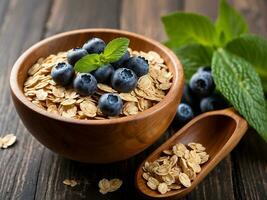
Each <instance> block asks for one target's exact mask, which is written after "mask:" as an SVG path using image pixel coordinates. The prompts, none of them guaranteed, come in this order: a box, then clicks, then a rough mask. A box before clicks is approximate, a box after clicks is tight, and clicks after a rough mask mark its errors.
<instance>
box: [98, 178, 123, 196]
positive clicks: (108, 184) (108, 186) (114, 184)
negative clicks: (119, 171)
mask: <svg viewBox="0 0 267 200" xmlns="http://www.w3.org/2000/svg"><path fill="white" fill-rule="evenodd" d="M122 183H123V182H122V180H120V179H118V178H114V179H111V180H108V179H105V178H104V179H101V180H100V181H99V182H98V187H99V192H100V193H101V194H106V193H108V192H114V191H116V190H118V189H119V188H120V187H121V186H122Z"/></svg>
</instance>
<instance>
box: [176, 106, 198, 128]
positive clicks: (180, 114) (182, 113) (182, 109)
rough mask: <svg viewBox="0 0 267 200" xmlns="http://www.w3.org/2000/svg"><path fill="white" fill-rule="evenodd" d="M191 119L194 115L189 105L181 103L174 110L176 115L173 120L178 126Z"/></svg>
mask: <svg viewBox="0 0 267 200" xmlns="http://www.w3.org/2000/svg"><path fill="white" fill-rule="evenodd" d="M193 117H194V113H193V110H192V108H191V107H190V105H188V104H186V103H181V104H180V105H179V106H178V108H177V110H176V115H175V118H174V120H175V122H177V123H178V124H184V123H186V122H188V121H190V120H191V119H193Z"/></svg>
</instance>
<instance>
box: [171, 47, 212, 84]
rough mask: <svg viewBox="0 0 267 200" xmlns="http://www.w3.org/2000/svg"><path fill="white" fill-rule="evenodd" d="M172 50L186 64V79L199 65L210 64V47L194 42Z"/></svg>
mask: <svg viewBox="0 0 267 200" xmlns="http://www.w3.org/2000/svg"><path fill="white" fill-rule="evenodd" d="M173 51H174V52H175V53H176V55H177V56H178V57H179V58H180V60H182V61H183V65H184V66H186V67H185V68H184V70H185V76H186V80H187V81H188V80H189V79H190V78H191V76H192V75H193V74H194V73H195V72H196V71H197V69H198V68H199V66H210V65H211V58H212V48H210V47H206V46H203V45H201V44H196V43H195V44H187V45H183V46H181V47H180V48H174V49H173Z"/></svg>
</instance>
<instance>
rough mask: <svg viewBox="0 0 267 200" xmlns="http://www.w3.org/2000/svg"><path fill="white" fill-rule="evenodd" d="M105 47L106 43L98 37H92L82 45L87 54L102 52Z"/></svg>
mask: <svg viewBox="0 0 267 200" xmlns="http://www.w3.org/2000/svg"><path fill="white" fill-rule="evenodd" d="M105 47H106V43H105V42H104V41H103V40H102V39H100V38H92V39H90V40H88V41H87V42H86V43H85V44H84V45H83V49H85V50H86V51H87V52H88V53H89V54H92V53H97V54H99V53H102V52H103V51H104V49H105Z"/></svg>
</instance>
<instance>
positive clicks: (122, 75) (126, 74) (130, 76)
mask: <svg viewBox="0 0 267 200" xmlns="http://www.w3.org/2000/svg"><path fill="white" fill-rule="evenodd" d="M136 84H137V76H136V75H135V73H134V72H133V71H132V70H130V69H127V68H119V69H117V70H116V71H115V72H114V74H113V76H112V77H111V85H112V87H113V88H114V89H115V90H117V91H119V92H130V91H132V90H133V89H134V88H135V86H136Z"/></svg>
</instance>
